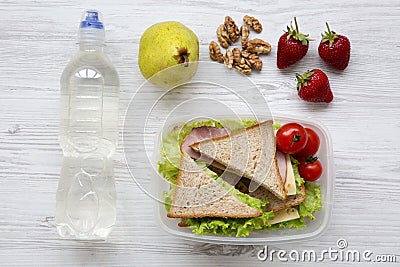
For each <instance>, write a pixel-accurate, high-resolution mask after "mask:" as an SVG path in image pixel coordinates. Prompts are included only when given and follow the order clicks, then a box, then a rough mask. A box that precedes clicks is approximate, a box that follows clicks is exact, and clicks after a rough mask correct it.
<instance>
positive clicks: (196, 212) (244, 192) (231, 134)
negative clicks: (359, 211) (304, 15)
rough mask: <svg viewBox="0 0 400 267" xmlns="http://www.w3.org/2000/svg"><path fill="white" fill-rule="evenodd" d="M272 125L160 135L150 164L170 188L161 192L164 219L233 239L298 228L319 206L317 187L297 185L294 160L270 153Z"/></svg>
mask: <svg viewBox="0 0 400 267" xmlns="http://www.w3.org/2000/svg"><path fill="white" fill-rule="evenodd" d="M226 125H229V126H230V127H227V126H226ZM224 126H225V127H224ZM274 127H277V125H273V122H272V121H265V122H260V123H259V122H257V121H255V120H239V121H214V120H204V121H195V122H191V123H188V124H184V125H182V126H179V127H175V128H174V129H172V130H171V131H170V132H168V134H167V135H166V136H165V138H164V139H163V143H162V144H163V149H162V151H161V155H162V158H163V160H162V161H160V162H159V163H158V165H159V168H158V171H159V173H160V174H161V175H162V176H163V177H164V178H165V179H167V180H168V181H170V182H171V184H172V186H171V190H169V191H166V192H165V194H164V197H165V207H166V209H167V216H168V217H170V218H180V221H179V226H185V227H189V228H191V229H192V231H193V232H194V233H195V234H216V235H228V236H230V235H235V236H236V237H244V236H248V235H249V234H250V233H251V232H252V231H254V230H272V229H281V228H291V227H297V228H298V227H304V226H306V222H307V220H306V218H307V217H308V218H309V219H314V218H315V217H314V215H313V212H315V211H316V210H319V209H320V207H321V199H320V190H319V186H317V185H315V184H314V183H309V182H304V180H303V179H302V178H301V177H300V175H299V173H298V169H297V165H298V162H297V161H296V160H295V159H294V158H292V157H291V156H289V155H284V154H282V153H280V152H279V151H277V150H276V145H275V135H274ZM232 147H233V148H234V149H233V150H234V152H235V153H231V151H232Z"/></svg>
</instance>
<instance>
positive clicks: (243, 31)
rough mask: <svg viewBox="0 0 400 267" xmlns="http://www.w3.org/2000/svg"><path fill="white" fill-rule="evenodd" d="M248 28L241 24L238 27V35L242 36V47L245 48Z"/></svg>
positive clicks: (248, 32)
mask: <svg viewBox="0 0 400 267" xmlns="http://www.w3.org/2000/svg"><path fill="white" fill-rule="evenodd" d="M249 34H250V30H249V27H247V25H242V26H241V27H240V35H241V36H242V49H246V47H247V40H248V39H249Z"/></svg>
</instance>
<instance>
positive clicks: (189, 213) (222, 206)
mask: <svg viewBox="0 0 400 267" xmlns="http://www.w3.org/2000/svg"><path fill="white" fill-rule="evenodd" d="M261 215H262V212H260V211H259V210H257V209H255V208H252V207H250V206H248V205H246V204H245V203H243V202H241V201H239V200H238V199H237V198H236V197H235V196H233V195H232V194H231V193H230V192H228V191H227V190H226V189H225V188H224V187H223V186H222V185H220V184H219V183H218V182H217V181H216V180H214V179H213V178H212V177H211V176H209V175H208V174H207V173H205V172H204V171H203V170H202V169H201V168H200V167H199V166H198V165H197V163H196V162H195V161H194V160H193V159H191V158H190V157H189V156H188V155H187V154H185V153H183V154H182V159H181V164H180V171H179V176H178V179H177V183H176V187H175V190H174V194H173V198H172V205H171V209H170V211H169V212H168V214H167V216H168V217H171V218H202V217H222V218H252V217H258V216H261Z"/></svg>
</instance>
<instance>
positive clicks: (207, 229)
mask: <svg viewBox="0 0 400 267" xmlns="http://www.w3.org/2000/svg"><path fill="white" fill-rule="evenodd" d="M273 218H274V213H273V212H272V211H271V212H264V213H263V215H261V216H260V217H256V218H248V219H246V218H239V219H231V218H191V219H186V220H185V222H186V224H188V225H189V227H190V228H191V229H192V231H193V233H195V234H198V235H203V234H215V235H226V236H231V235H232V234H234V233H236V235H235V236H236V237H245V236H248V235H249V234H250V233H251V231H253V230H261V229H264V228H265V227H266V226H270V224H269V220H271V219H273Z"/></svg>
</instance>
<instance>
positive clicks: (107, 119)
mask: <svg viewBox="0 0 400 267" xmlns="http://www.w3.org/2000/svg"><path fill="white" fill-rule="evenodd" d="M104 40H105V31H104V26H103V23H102V17H101V14H100V13H99V12H98V11H85V12H84V14H83V18H82V21H81V23H80V27H79V48H80V49H79V51H78V53H77V54H76V55H75V56H74V57H73V59H72V60H71V61H70V62H69V64H68V65H67V66H66V68H65V70H64V72H63V74H62V76H61V122H60V132H59V141H60V145H61V148H62V150H63V154H64V160H63V167H62V170H61V178H60V181H59V185H58V190H57V207H56V224H57V231H58V233H59V235H60V236H62V237H67V238H78V239H105V238H106V237H107V236H108V234H109V233H110V231H111V228H112V226H113V225H114V224H115V220H116V209H115V200H116V192H115V180H114V175H113V165H112V160H111V159H110V157H111V156H112V155H113V153H114V151H115V147H116V143H117V138H118V103H119V78H118V74H117V72H116V70H115V68H114V66H113V65H112V63H111V61H110V60H109V59H108V57H107V56H106V55H105V54H104V52H103V46H104Z"/></svg>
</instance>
